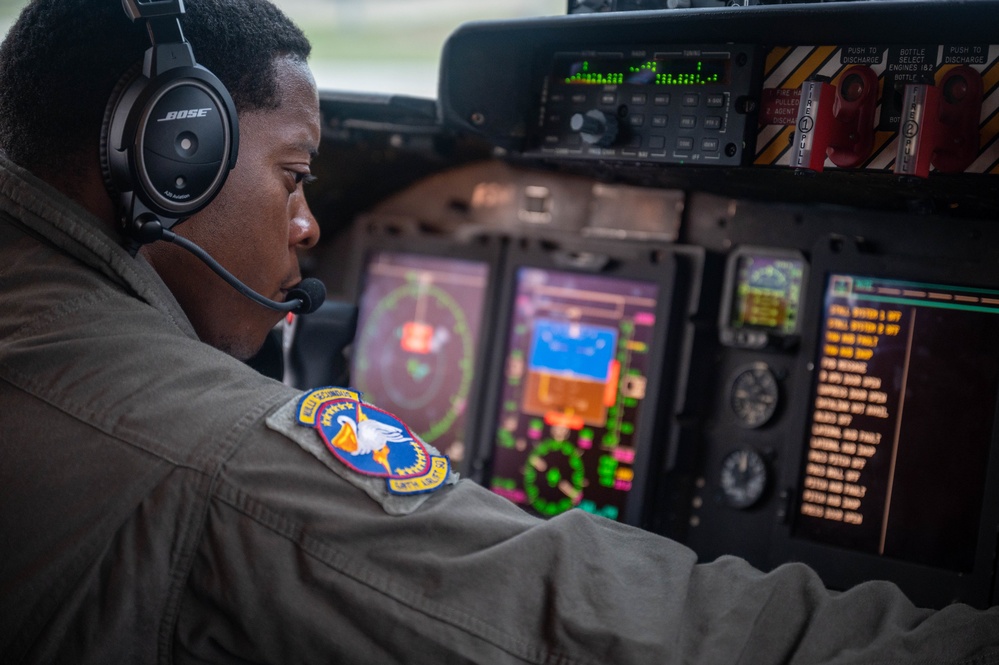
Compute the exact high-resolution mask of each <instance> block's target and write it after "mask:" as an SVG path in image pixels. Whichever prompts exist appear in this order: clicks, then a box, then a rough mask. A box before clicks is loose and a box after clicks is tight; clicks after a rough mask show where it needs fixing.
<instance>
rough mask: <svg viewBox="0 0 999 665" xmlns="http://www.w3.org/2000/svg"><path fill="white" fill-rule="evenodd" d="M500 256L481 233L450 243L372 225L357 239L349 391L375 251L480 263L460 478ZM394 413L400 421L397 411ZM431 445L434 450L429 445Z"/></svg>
mask: <svg viewBox="0 0 999 665" xmlns="http://www.w3.org/2000/svg"><path fill="white" fill-rule="evenodd" d="M503 252H504V241H503V240H502V239H501V238H498V237H494V236H489V235H482V236H474V237H471V238H468V239H465V240H455V239H449V238H444V237H440V236H431V235H427V234H424V233H421V232H419V231H401V232H400V231H395V230H393V231H387V230H385V229H383V228H382V227H379V226H372V227H370V228H368V229H366V231H365V234H364V236H363V239H362V241H361V252H360V260H359V263H358V267H357V278H356V288H355V291H354V294H353V300H354V302H355V303H356V304H357V307H358V331H357V334H355V337H354V341H353V348H352V349H351V354H350V356H351V357H350V359H349V370H350V384H351V387H352V388H355V389H359V390H360V386H359V385H358V384H357V377H356V376H355V372H354V370H355V364H354V363H355V362H356V357H355V356H356V354H357V350H358V346H359V344H360V341H361V333H360V329H361V326H362V325H363V324H366V323H368V321H366V320H363V319H362V305H363V303H362V298H363V296H364V293H365V290H366V289H367V287H368V276H367V274H368V266H369V264H370V262H371V260H372V258H373V257H374V256H375V255H377V254H379V253H389V254H400V255H408V256H413V257H418V258H423V259H431V260H435V259H439V260H460V261H470V262H476V263H482V264H484V265H485V267H486V284H485V288H484V292H483V296H482V313H481V318H480V322H479V330H478V337H477V339H476V340H475V353H474V359H473V363H472V375H471V383H470V386H469V390H468V398H467V401H466V408H465V425H464V431H465V441H464V445H465V452H464V455H463V459H460V460H454V459H451V463H452V469H453V470H454V471H456V472H458V473H461V474H467V473H468V470H469V466H470V464H471V461H472V459H473V455H474V451H475V450H476V440H475V439H476V436H477V432H478V431H479V423H478V420H477V414H478V413H479V411H480V405H481V402H482V387H483V378H484V376H485V373H486V368H487V366H488V362H489V350H488V348H487V344H488V342H489V339H490V334H491V333H490V331H491V330H492V328H493V325H494V316H495V312H494V308H493V307H492V306H491V303H494V302H495V299H496V291H497V288H498V276H499V274H500V272H501V269H502V261H503ZM363 398H364V399H365V400H376V398H375V397H374V396H372V395H368V394H364V395H363ZM374 403H376V405H378V406H380V407H382V408H384V409H386V410H388V411H390V412H392V410H393V406H394V405H393V404H392V403H383V402H378V401H375V402H374ZM393 414H394V415H396V416H397V417H399V418H401V419H402V420H403V422H406V418H405V415H404V414H403V413H395V412H393ZM427 443H428V444H430V445H435V444H434V442H432V441H427ZM435 447H437V446H435ZM441 452H442V453H443V454H445V455H448V457H449V459H450V458H451V455H450V454H449V452H448V450H447V449H443V450H441Z"/></svg>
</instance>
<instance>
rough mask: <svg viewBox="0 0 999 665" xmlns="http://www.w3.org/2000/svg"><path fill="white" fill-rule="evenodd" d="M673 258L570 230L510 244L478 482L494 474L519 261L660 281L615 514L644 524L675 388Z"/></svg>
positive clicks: (656, 249) (662, 249)
mask: <svg viewBox="0 0 999 665" xmlns="http://www.w3.org/2000/svg"><path fill="white" fill-rule="evenodd" d="M679 265H680V261H679V260H678V257H677V256H675V255H674V253H673V252H672V250H671V249H670V248H669V246H667V245H650V244H635V243H627V242H615V241H595V240H592V239H576V238H573V239H568V238H560V239H558V241H548V240H545V239H543V238H525V239H520V240H519V241H517V242H515V243H513V244H511V246H510V248H509V249H508V251H507V253H506V257H505V261H504V269H503V276H502V280H501V282H502V286H501V289H500V295H499V300H498V307H497V310H498V314H497V317H496V319H495V330H496V331H497V332H496V334H497V335H498V336H497V337H495V338H494V339H495V343H494V345H493V346H494V348H493V349H492V353H491V355H490V366H489V376H490V377H492V380H491V382H490V385H489V386H487V387H486V389H485V390H484V401H483V407H482V413H481V419H480V430H479V436H478V441H479V447H478V449H477V451H476V457H475V460H476V461H475V464H474V471H473V473H474V476H473V478H474V479H475V480H476V481H477V482H479V483H481V484H482V485H483V486H485V487H487V488H488V487H489V486H490V481H491V480H492V478H493V471H494V468H493V464H494V461H495V447H496V438H497V432H498V430H499V418H500V412H501V401H502V393H503V387H504V382H505V379H506V362H507V357H508V353H509V350H510V349H509V344H510V330H511V325H512V324H513V322H514V319H515V318H516V316H515V308H514V304H515V303H514V300H515V298H516V296H517V275H518V272H519V271H520V270H521V269H524V268H528V269H530V268H535V269H542V270H550V271H554V272H565V273H573V274H576V275H589V276H601V277H610V278H618V279H625V280H637V281H645V282H648V283H650V284H654V285H655V286H656V287H657V288H658V300H657V303H656V306H655V316H656V321H657V322H659V321H661V322H663V324H662V326H661V328H660V326H659V325H657V326H656V329H657V335H656V337H655V341H654V343H653V344H652V345H651V347H650V349H649V375H650V376H649V378H650V380H649V381H648V382H647V385H646V386H645V393H644V396H643V398H642V399H643V406H644V407H645V408H642V409H641V411H640V413H639V414H638V418H637V421H636V424H635V426H636V433H639V434H637V435H638V436H639V438H640V440H639V442H638V445H637V446H636V447H635V455H634V459H633V462H632V468H633V469H634V472H635V473H634V477H633V479H632V481H631V488H630V490H628V493H627V498H626V499H625V501H624V505H623V508H622V510H621V511H620V514H619V516H618V517H617V518H616V519H617V521H620V522H622V523H626V524H631V525H634V526H646V525H645V521H646V520H647V519H648V518H650V516H651V515H650V511H649V510H648V508H649V503H650V501H651V493H652V489H653V487H652V485H653V484H654V481H655V480H656V479H657V476H658V474H657V473H656V471H657V470H658V469H659V468H660V465H661V462H662V459H663V455H664V454H665V452H666V450H665V449H666V447H668V443H666V442H667V441H668V436H666V431H665V430H666V429H667V427H668V424H667V422H666V421H667V418H666V416H667V415H668V414H671V413H672V408H671V407H672V404H671V403H670V402H669V401H668V400H669V399H670V398H671V396H672V394H673V386H671V385H666V384H665V380H666V378H664V377H669V376H670V373H669V371H668V370H666V368H665V366H666V365H667V364H669V362H670V360H669V359H670V358H671V357H673V356H677V357H679V355H680V354H681V353H682V349H681V348H680V347H681V344H680V342H679V338H680V336H681V333H680V331H679V330H678V328H679V324H680V320H681V319H682V318H683V317H682V316H680V314H679V313H678V312H677V311H675V310H677V309H678V308H679V307H680V302H681V301H682V300H683V298H682V297H680V293H679V291H680V288H681V287H680V284H679V280H680V277H679V273H680V271H679V268H678V267H679ZM651 379H654V380H651ZM525 510H527V508H526V507H525ZM570 510H571V509H570ZM528 512H531V511H530V510H529V511H528Z"/></svg>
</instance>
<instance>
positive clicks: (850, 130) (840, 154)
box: [791, 65, 878, 171]
mask: <svg viewBox="0 0 999 665" xmlns="http://www.w3.org/2000/svg"><path fill="white" fill-rule="evenodd" d="M877 98H878V76H877V74H875V73H874V70H872V69H871V68H870V67H867V66H866V65H854V66H852V67H850V68H848V69H847V70H846V71H844V72H843V74H842V76H840V79H839V83H838V85H836V86H833V85H832V84H830V83H825V82H823V81H805V83H803V84H802V86H801V100H800V101H799V103H798V124H797V126H796V127H795V132H794V142H793V144H792V146H791V166H793V167H795V168H800V169H808V170H811V171H822V169H823V167H824V165H825V161H826V157H828V158H829V161H831V162H832V163H833V164H835V165H836V166H839V167H842V168H851V167H854V166H859V165H860V164H861V163H863V161H864V160H865V159H867V157H869V156H870V154H871V149H872V148H873V146H874V111H875V109H876V107H877Z"/></svg>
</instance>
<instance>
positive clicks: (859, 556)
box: [770, 237, 999, 607]
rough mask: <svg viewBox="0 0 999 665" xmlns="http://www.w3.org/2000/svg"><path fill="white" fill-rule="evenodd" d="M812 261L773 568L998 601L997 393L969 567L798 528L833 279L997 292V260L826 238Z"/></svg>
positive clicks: (937, 601) (834, 583)
mask: <svg viewBox="0 0 999 665" xmlns="http://www.w3.org/2000/svg"><path fill="white" fill-rule="evenodd" d="M811 258H812V261H811V272H810V277H809V279H808V283H807V288H806V293H805V302H806V303H809V305H808V309H807V310H803V312H802V325H801V328H802V333H801V334H802V336H801V340H802V341H801V356H800V357H801V358H802V359H803V362H802V364H801V365H802V366H801V367H800V368H799V371H797V372H796V373H795V375H794V376H793V377H791V378H790V383H789V386H790V387H789V389H790V390H793V391H795V392H797V393H798V394H800V395H802V396H803V398H802V400H801V402H800V404H801V405H802V408H801V409H800V412H799V413H797V414H795V416H794V418H795V420H794V422H793V423H792V427H791V429H790V431H792V432H796V433H797V435H796V438H795V439H794V440H793V442H794V443H795V444H797V445H793V446H788V450H787V454H786V455H784V456H783V460H782V467H781V474H780V478H779V480H778V482H779V489H780V491H781V495H782V496H783V497H784V502H783V505H782V506H781V508H780V514H781V517H782V519H781V520H780V521H779V523H778V524H777V526H776V527H775V531H774V534H773V538H772V541H771V542H772V545H771V557H770V558H771V561H772V562H773V563H774V565H776V564H778V563H780V562H784V561H801V562H803V563H805V564H807V565H809V566H810V567H812V568H813V569H815V570H816V572H817V573H818V574H819V575H820V577H821V578H822V580H823V582H824V583H825V584H826V585H827V586H829V587H830V588H832V589H847V588H849V587H851V586H854V585H856V584H859V583H861V582H864V581H867V580H888V581H891V582H894V583H895V584H897V585H899V586H900V587H901V588H902V590H903V591H904V592H905V593H906V594H907V595H908V596H909V597H910V599H911V600H912V601H913V602H915V603H916V604H917V605H920V606H926V607H943V606H945V605H947V604H949V603H951V602H955V601H957V602H964V603H968V604H971V605H973V606H977V607H988V606H989V605H990V604H991V603H992V602H994V600H995V594H996V592H997V589H996V587H995V584H996V580H995V572H996V571H995V558H996V555H997V546H999V545H997V540H996V536H995V534H996V533H997V530H999V396H997V399H996V400H995V402H996V403H995V404H994V405H993V406H992V412H991V433H990V435H989V437H988V442H987V444H986V445H987V451H986V469H985V477H984V482H983V488H982V500H981V513H980V515H979V519H978V526H977V539H976V544H975V546H974V548H973V550H974V551H973V553H972V556H971V559H972V564H971V569H970V570H965V571H959V570H953V569H949V568H944V567H940V566H936V565H931V564H928V563H917V562H915V561H912V560H906V559H902V558H892V557H889V556H882V555H878V554H874V553H869V552H864V551H860V550H858V549H855V548H850V547H847V546H844V545H842V544H839V545H835V544H828V543H823V542H818V541H815V540H810V539H808V538H807V537H803V536H802V535H800V534H798V533H796V527H797V526H798V524H799V520H800V517H799V512H800V509H801V505H802V503H803V498H802V496H803V489H804V488H803V479H804V477H805V464H806V463H807V462H808V451H809V436H810V424H811V416H812V404H811V403H810V401H809V400H811V398H812V396H814V395H816V394H817V387H818V377H819V372H820V368H819V367H818V358H819V349H820V345H821V344H822V343H823V341H822V340H820V335H821V333H822V330H823V321H824V312H823V310H824V307H825V305H824V303H825V293H826V288H827V281H828V279H829V277H830V276H831V275H834V274H836V275H843V274H846V275H856V276H864V277H872V278H876V279H885V280H896V281H910V282H920V283H935V284H942V285H953V286H955V287H967V288H969V289H974V288H979V289H995V290H997V291H999V265H997V264H994V263H981V262H973V261H965V262H957V261H955V262H943V261H940V260H935V261H929V260H927V259H926V258H925V257H918V256H908V257H907V256H898V255H883V254H880V253H878V252H877V251H876V250H874V249H873V248H869V247H865V246H864V244H863V242H862V241H860V240H859V239H852V238H842V237H829V238H825V239H823V240H822V241H820V242H819V243H818V244H817V245H816V247H815V248H814V249H813V251H812V253H811ZM997 353H999V351H997ZM997 395H999V393H997ZM983 422H984V421H983Z"/></svg>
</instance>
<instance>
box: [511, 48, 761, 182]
mask: <svg viewBox="0 0 999 665" xmlns="http://www.w3.org/2000/svg"><path fill="white" fill-rule="evenodd" d="M757 51H758V49H757V47H755V46H748V45H738V44H724V45H699V46H683V47H677V46H662V47H659V46H648V47H643V48H626V49H624V48H622V49H620V50H601V51H576V52H556V53H553V54H552V56H551V61H550V62H551V67H550V69H549V73H548V75H547V77H546V79H545V83H544V86H543V90H542V94H541V103H540V117H539V118H538V124H537V127H536V132H535V133H534V136H533V139H532V140H531V148H530V149H529V150H528V151H527V152H528V153H529V154H530V153H534V154H539V153H540V154H541V155H552V156H561V157H569V158H582V159H586V158H591V159H599V160H613V159H615V158H619V159H622V160H627V161H630V162H634V161H640V162H653V163H669V164H684V163H694V164H696V163H703V164H715V165H740V164H743V163H744V162H745V161H746V160H747V159H748V158H750V157H751V155H752V150H751V145H750V144H751V143H752V141H751V139H752V137H753V136H754V134H755V126H756V110H757V107H758V100H757V99H756V98H755V97H753V92H752V91H753V90H756V89H757V88H758V81H757V75H756V72H757V71H758V69H759V68H758V67H757V61H758V55H757Z"/></svg>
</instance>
